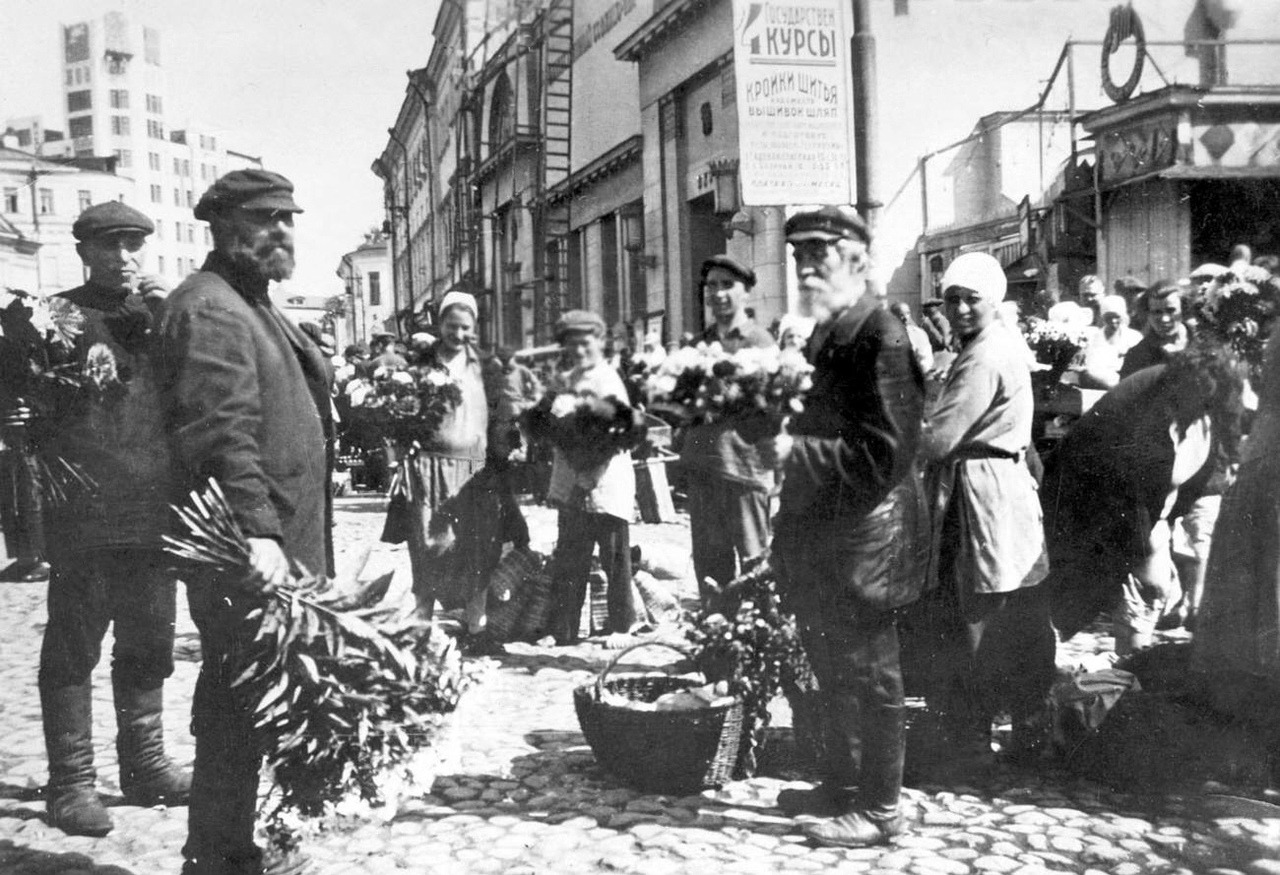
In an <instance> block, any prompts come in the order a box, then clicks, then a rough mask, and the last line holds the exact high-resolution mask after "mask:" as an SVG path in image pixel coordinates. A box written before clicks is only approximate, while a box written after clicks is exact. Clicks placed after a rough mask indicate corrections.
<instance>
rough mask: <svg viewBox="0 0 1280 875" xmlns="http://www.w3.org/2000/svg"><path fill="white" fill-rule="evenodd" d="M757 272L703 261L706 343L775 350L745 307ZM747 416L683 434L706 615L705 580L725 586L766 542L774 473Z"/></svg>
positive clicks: (727, 348)
mask: <svg viewBox="0 0 1280 875" xmlns="http://www.w3.org/2000/svg"><path fill="white" fill-rule="evenodd" d="M755 284H756V273H755V271H754V270H752V269H751V268H749V267H747V266H746V265H744V264H742V263H741V262H739V261H737V260H735V259H733V258H730V257H729V256H727V255H713V256H712V257H711V258H708V259H707V260H706V261H704V262H703V263H702V292H703V295H704V297H705V299H706V301H707V303H708V304H709V305H710V307H711V313H712V316H714V321H713V322H712V323H711V325H710V326H708V327H707V330H706V331H705V332H703V335H702V340H703V342H704V343H707V344H708V345H710V344H713V343H718V344H719V345H720V347H721V349H723V350H724V352H726V353H729V354H733V353H736V352H737V351H738V350H740V349H775V350H776V346H775V344H774V342H773V336H772V335H770V334H769V332H768V331H766V330H765V329H763V328H761V327H760V326H758V325H756V324H755V322H753V321H752V320H751V319H750V317H748V316H747V314H746V311H745V309H744V306H745V304H746V300H747V296H748V295H750V293H751V289H752V288H753V287H754V286H755ZM748 418H751V419H759V416H758V415H755V414H748V415H747V416H746V417H744V416H742V415H738V416H727V417H724V418H723V419H720V420H717V421H715V422H707V423H697V424H694V425H691V426H690V427H689V428H688V430H687V431H686V432H685V437H684V444H683V446H682V447H681V450H680V464H681V466H682V467H683V468H684V469H685V471H686V472H687V473H688V481H687V485H688V495H689V528H690V535H691V538H692V541H693V571H694V574H695V575H696V577H697V579H698V592H699V594H700V595H701V597H702V607H703V609H704V610H710V609H711V608H712V604H711V603H712V600H713V591H712V589H711V586H710V585H709V581H711V582H714V584H715V585H717V586H724V585H725V584H727V583H728V582H729V581H730V580H732V579H733V578H734V577H736V576H737V573H738V567H739V563H741V562H742V561H744V560H746V559H748V558H750V557H752V556H755V555H757V554H758V553H761V552H763V551H764V549H765V547H766V546H767V545H768V543H769V492H770V490H771V489H772V488H773V472H772V471H771V470H770V469H769V468H767V467H765V466H764V465H763V464H762V463H761V461H760V453H759V451H758V450H757V449H756V447H755V446H754V444H752V443H751V442H749V440H748V439H747V438H746V437H744V436H743V433H742V431H740V428H739V427H740V426H743V427H745V426H747V425H749V423H748V422H747V421H746V420H747V419H748Z"/></svg>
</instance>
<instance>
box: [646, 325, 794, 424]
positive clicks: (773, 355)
mask: <svg viewBox="0 0 1280 875" xmlns="http://www.w3.org/2000/svg"><path fill="white" fill-rule="evenodd" d="M812 374H813V366H812V365H810V364H809V362H808V361H807V360H806V359H805V357H804V355H803V354H802V353H801V352H799V351H797V350H779V349H778V348H776V347H772V348H769V349H756V348H746V349H740V350H738V351H737V352H735V353H727V352H725V351H724V348H723V347H721V346H720V344H718V343H711V344H706V343H700V344H698V345H697V346H691V347H685V348H684V349H681V350H679V351H677V352H675V353H672V354H671V355H669V356H667V358H666V360H665V361H664V362H663V363H662V365H661V366H660V367H659V368H658V369H657V371H656V372H655V373H654V374H652V375H651V376H650V378H649V379H648V381H647V382H646V386H645V389H646V393H647V394H648V397H649V399H650V401H651V402H652V403H655V404H658V405H663V406H667V407H675V408H676V409H677V410H678V411H679V412H680V413H681V414H682V415H683V416H684V417H685V418H687V419H688V420H689V421H690V422H694V423H708V422H718V421H720V420H723V419H726V418H732V417H743V416H748V415H752V414H766V415H772V416H775V417H777V418H781V417H784V416H788V415H790V414H793V413H799V412H800V411H802V410H803V409H804V401H803V399H804V393H805V392H807V391H808V390H809V387H810V386H811V385H812V382H813V379H812Z"/></svg>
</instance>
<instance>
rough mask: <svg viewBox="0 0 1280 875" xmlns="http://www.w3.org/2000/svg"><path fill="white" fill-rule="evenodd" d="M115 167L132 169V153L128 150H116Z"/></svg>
mask: <svg viewBox="0 0 1280 875" xmlns="http://www.w3.org/2000/svg"><path fill="white" fill-rule="evenodd" d="M115 152H116V167H120V168H123V167H132V166H133V151H132V150H130V149H116V150H115Z"/></svg>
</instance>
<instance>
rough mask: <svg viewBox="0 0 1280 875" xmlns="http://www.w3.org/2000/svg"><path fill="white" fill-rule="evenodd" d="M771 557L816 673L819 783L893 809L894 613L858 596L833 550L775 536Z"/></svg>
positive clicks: (898, 774)
mask: <svg viewBox="0 0 1280 875" xmlns="http://www.w3.org/2000/svg"><path fill="white" fill-rule="evenodd" d="M773 563H774V567H775V569H776V570H777V573H778V580H779V582H780V583H781V585H782V587H783V592H784V595H785V598H786V606H787V608H788V609H789V610H791V611H792V612H794V613H795V616H796V623H797V625H798V626H799V630H800V635H801V641H802V643H803V645H804V649H805V654H806V655H807V656H808V658H809V662H810V663H811V665H812V666H813V672H814V674H815V675H816V676H817V679H818V687H819V697H820V701H821V704H822V709H823V711H824V715H823V716H824V718H825V722H826V726H825V730H826V731H825V733H824V737H825V741H826V744H825V745H824V748H825V756H826V762H824V763H823V764H822V770H823V776H822V778H823V782H824V783H825V784H827V785H829V786H831V787H833V788H844V789H850V790H851V789H853V788H854V787H857V795H856V800H857V801H856V806H857V807H858V808H860V809H864V810H869V811H876V812H886V811H888V810H891V809H895V808H896V807H897V805H898V797H899V795H900V793H901V791H902V768H903V762H904V755H905V741H906V736H905V723H904V712H903V697H904V696H903V686H902V668H901V666H900V664H899V652H898V629H897V625H896V623H895V615H894V612H893V611H885V610H880V609H878V608H875V607H871V606H869V605H867V604H866V603H865V602H861V601H860V600H859V599H858V597H857V595H856V590H855V588H854V587H852V586H850V585H848V581H846V580H845V579H844V578H845V577H847V574H848V572H847V571H845V572H844V573H843V575H842V572H841V569H840V567H839V566H840V565H841V562H840V555H839V551H838V550H834V549H832V550H812V549H809V550H804V549H797V548H795V547H789V546H788V545H787V544H786V543H779V541H778V540H776V539H775V541H774V547H773Z"/></svg>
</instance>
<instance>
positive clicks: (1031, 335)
mask: <svg viewBox="0 0 1280 875" xmlns="http://www.w3.org/2000/svg"><path fill="white" fill-rule="evenodd" d="M1022 336H1023V337H1024V338H1025V339H1026V341H1027V346H1028V347H1030V348H1031V351H1032V352H1033V353H1035V357H1036V361H1037V362H1039V363H1040V364H1042V365H1044V366H1045V368H1046V370H1048V371H1049V374H1050V376H1051V378H1052V379H1051V382H1055V383H1056V382H1057V378H1058V377H1061V376H1062V374H1063V372H1065V371H1066V370H1067V368H1068V367H1069V366H1070V365H1071V361H1072V359H1074V358H1075V357H1076V355H1077V354H1078V353H1079V352H1080V351H1081V350H1083V349H1084V348H1085V346H1086V345H1087V344H1088V342H1089V340H1088V336H1087V334H1086V332H1085V329H1084V328H1082V327H1080V326H1076V325H1068V324H1066V323H1065V322H1051V321H1049V320H1048V319H1040V318H1038V317H1036V316H1032V317H1031V318H1029V319H1027V320H1026V322H1024V323H1023V324H1022Z"/></svg>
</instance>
